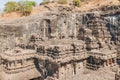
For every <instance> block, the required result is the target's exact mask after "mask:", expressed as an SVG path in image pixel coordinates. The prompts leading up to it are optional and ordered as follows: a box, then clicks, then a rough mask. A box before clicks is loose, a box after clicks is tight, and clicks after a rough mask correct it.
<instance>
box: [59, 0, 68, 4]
mask: <svg viewBox="0 0 120 80" xmlns="http://www.w3.org/2000/svg"><path fill="white" fill-rule="evenodd" d="M57 2H58V4H67V0H58V1H57Z"/></svg>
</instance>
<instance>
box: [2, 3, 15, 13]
mask: <svg viewBox="0 0 120 80" xmlns="http://www.w3.org/2000/svg"><path fill="white" fill-rule="evenodd" d="M16 6H17V3H16V2H15V1H9V2H7V3H6V4H5V9H4V11H5V12H7V13H10V12H14V11H16Z"/></svg>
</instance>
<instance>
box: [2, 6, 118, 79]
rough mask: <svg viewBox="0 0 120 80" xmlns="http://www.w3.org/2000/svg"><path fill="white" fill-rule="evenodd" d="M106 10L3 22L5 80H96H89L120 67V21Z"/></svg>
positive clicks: (3, 70) (35, 16)
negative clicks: (118, 62) (105, 71)
mask: <svg viewBox="0 0 120 80" xmlns="http://www.w3.org/2000/svg"><path fill="white" fill-rule="evenodd" d="M105 9H107V10H108V9H109V8H105ZM110 9H111V8H110ZM112 9H113V8H112ZM116 9H118V8H116V7H115V10H116ZM100 10H101V12H100V11H99V12H88V13H82V12H60V13H57V12H56V13H52V12H51V13H44V14H38V15H34V16H29V17H26V18H20V19H16V20H10V21H2V20H1V21H0V46H1V47H0V57H1V65H0V68H1V70H0V75H1V77H0V78H1V80H14V78H15V79H16V80H22V79H23V80H87V79H90V80H93V78H91V77H89V76H88V75H90V76H95V75H96V72H97V71H98V74H99V73H100V74H102V75H103V74H105V73H102V72H99V70H101V69H105V70H106V67H107V68H112V67H114V66H116V65H118V64H116V63H117V61H116V60H117V57H118V56H119V40H120V39H119V32H120V31H119V25H120V24H119V22H120V21H119V18H120V16H119V14H118V13H117V14H116V13H111V11H112V10H108V13H105V14H104V13H103V12H104V11H105V10H104V9H100ZM86 70H90V71H92V70H94V71H95V73H94V72H91V73H89V71H86ZM103 72H104V71H103ZM109 74H110V73H106V74H105V75H109ZM114 74H115V73H114V72H111V74H110V76H108V78H106V77H104V76H102V80H110V78H111V75H114ZM19 75H20V76H19ZM85 75H86V76H87V77H86V76H85ZM6 76H7V77H6ZM21 76H22V77H21ZM26 76H27V77H26ZM97 77H98V78H97V79H96V77H95V79H94V80H101V75H99V76H97ZM114 78H115V76H113V77H112V78H111V80H112V79H113V80H114Z"/></svg>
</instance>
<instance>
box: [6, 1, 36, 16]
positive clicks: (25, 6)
mask: <svg viewBox="0 0 120 80" xmlns="http://www.w3.org/2000/svg"><path fill="white" fill-rule="evenodd" d="M35 5H36V3H35V2H34V1H28V0H25V1H19V2H14V1H9V2H7V3H6V4H5V10H4V11H5V12H6V13H10V12H18V13H20V14H21V15H25V16H27V15H29V14H30V13H31V11H32V7H33V6H35Z"/></svg>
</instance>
